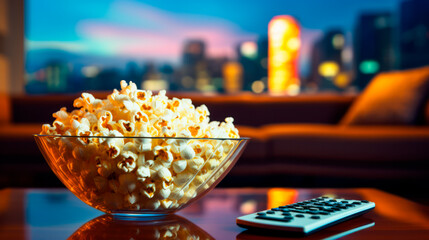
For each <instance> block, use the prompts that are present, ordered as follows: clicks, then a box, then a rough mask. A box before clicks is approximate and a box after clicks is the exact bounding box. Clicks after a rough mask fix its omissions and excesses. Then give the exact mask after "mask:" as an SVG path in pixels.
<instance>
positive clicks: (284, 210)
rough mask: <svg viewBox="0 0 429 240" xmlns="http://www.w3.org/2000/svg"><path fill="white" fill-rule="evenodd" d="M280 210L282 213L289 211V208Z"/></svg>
mask: <svg viewBox="0 0 429 240" xmlns="http://www.w3.org/2000/svg"><path fill="white" fill-rule="evenodd" d="M280 211H282V212H284V213H288V212H290V210H289V209H282V210H280Z"/></svg>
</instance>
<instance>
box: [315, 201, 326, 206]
mask: <svg viewBox="0 0 429 240" xmlns="http://www.w3.org/2000/svg"><path fill="white" fill-rule="evenodd" d="M314 205H317V206H323V205H324V204H323V203H318V202H317V203H315V204H314Z"/></svg>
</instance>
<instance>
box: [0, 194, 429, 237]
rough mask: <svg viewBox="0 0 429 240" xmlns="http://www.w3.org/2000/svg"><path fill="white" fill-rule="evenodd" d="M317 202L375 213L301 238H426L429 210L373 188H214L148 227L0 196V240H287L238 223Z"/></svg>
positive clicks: (52, 202)
mask: <svg viewBox="0 0 429 240" xmlns="http://www.w3.org/2000/svg"><path fill="white" fill-rule="evenodd" d="M320 195H330V196H332V197H342V198H347V199H366V200H369V201H372V202H375V203H376V208H375V209H374V210H372V211H371V212H369V213H366V214H365V215H363V216H360V217H358V218H355V219H352V220H349V221H346V222H343V223H340V224H338V225H335V226H333V227H330V228H327V229H324V230H321V231H319V232H316V233H314V234H312V235H309V236H306V237H301V238H298V239H339V238H341V239H429V207H427V206H423V205H420V204H417V203H414V202H411V201H409V200H406V199H404V198H401V197H398V196H395V195H392V194H389V193H386V192H382V191H379V190H375V189H287V188H269V189H215V190H213V191H212V192H210V193H209V194H207V195H206V196H205V197H203V198H202V199H200V200H199V201H197V202H195V203H193V204H192V205H190V206H189V207H187V208H186V209H183V210H181V211H180V212H178V213H177V214H175V215H172V216H170V217H167V218H164V219H152V220H151V221H130V220H128V221H123V220H118V219H114V218H112V217H111V216H110V215H103V213H102V212H100V211H98V210H95V209H92V208H91V207H89V206H87V205H86V204H85V203H83V202H81V201H80V200H79V199H77V198H76V197H75V196H74V195H73V194H72V193H71V192H70V191H68V190H66V189H4V190H1V191H0V239H67V238H68V239H135V240H136V239H287V238H288V237H289V236H287V235H285V234H280V235H279V234H273V233H271V232H251V231H248V230H245V229H243V228H240V227H238V226H237V225H236V224H235V219H236V217H238V216H241V215H244V214H248V213H252V212H255V211H260V210H265V209H267V208H272V207H277V206H280V205H285V204H290V203H293V202H296V201H302V200H306V199H311V198H314V197H318V196H320ZM290 238H293V239H297V238H296V237H292V236H290Z"/></svg>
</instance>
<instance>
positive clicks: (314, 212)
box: [307, 211, 319, 214]
mask: <svg viewBox="0 0 429 240" xmlns="http://www.w3.org/2000/svg"><path fill="white" fill-rule="evenodd" d="M307 213H309V214H319V211H308V212H307Z"/></svg>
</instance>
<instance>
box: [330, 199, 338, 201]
mask: <svg viewBox="0 0 429 240" xmlns="http://www.w3.org/2000/svg"><path fill="white" fill-rule="evenodd" d="M329 202H337V200H335V199H331V200H329Z"/></svg>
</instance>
